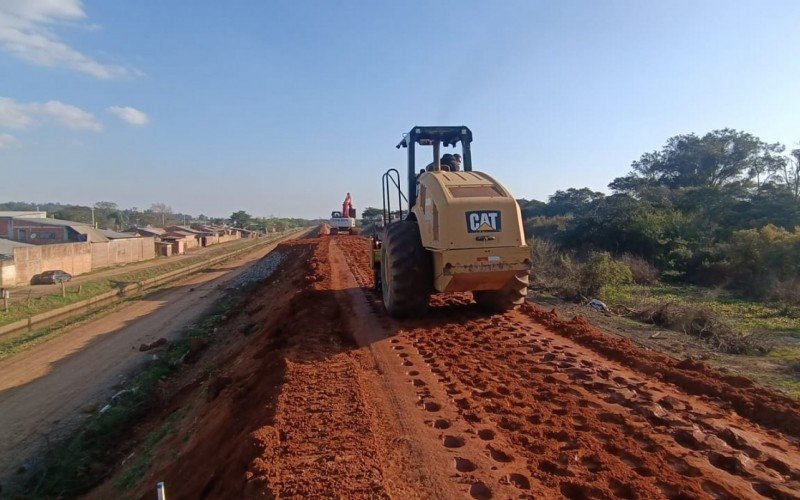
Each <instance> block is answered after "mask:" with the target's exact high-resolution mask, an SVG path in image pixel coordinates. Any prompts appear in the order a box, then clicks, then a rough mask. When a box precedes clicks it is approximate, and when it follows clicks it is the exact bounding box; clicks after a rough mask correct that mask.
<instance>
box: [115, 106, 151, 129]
mask: <svg viewBox="0 0 800 500" xmlns="http://www.w3.org/2000/svg"><path fill="white" fill-rule="evenodd" d="M108 112H109V113H113V114H115V115H117V117H118V118H119V119H120V120H122V121H124V122H126V123H129V124H130V125H136V126H137V127H141V126H144V125H147V124H148V123H149V122H150V118H148V117H147V114H145V113H144V111H139V110H138V109H136V108H132V107H130V106H111V107H110V108H108Z"/></svg>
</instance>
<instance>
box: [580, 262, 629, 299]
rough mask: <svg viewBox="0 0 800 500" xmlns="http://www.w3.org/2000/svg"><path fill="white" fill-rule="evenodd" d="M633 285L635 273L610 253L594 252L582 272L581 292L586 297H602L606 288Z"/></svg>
mask: <svg viewBox="0 0 800 500" xmlns="http://www.w3.org/2000/svg"><path fill="white" fill-rule="evenodd" d="M631 283H633V273H632V272H631V270H630V268H629V267H628V266H627V265H625V264H624V263H622V262H619V261H616V260H614V258H613V257H611V254H610V253H608V252H593V253H592V254H590V255H589V259H588V260H587V261H586V263H585V264H584V265H583V268H582V269H581V271H580V291H581V294H583V295H584V296H586V297H592V296H601V297H602V295H603V289H604V288H606V287H619V286H622V285H630V284H631Z"/></svg>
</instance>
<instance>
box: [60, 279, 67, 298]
mask: <svg viewBox="0 0 800 500" xmlns="http://www.w3.org/2000/svg"><path fill="white" fill-rule="evenodd" d="M61 296H62V297H66V296H67V287H66V285H64V282H63V281H62V282H61Z"/></svg>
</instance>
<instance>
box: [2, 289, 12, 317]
mask: <svg viewBox="0 0 800 500" xmlns="http://www.w3.org/2000/svg"><path fill="white" fill-rule="evenodd" d="M0 295H2V296H3V308H5V310H6V312H8V301H9V300H11V292H9V291H8V290H6V289H5V288H0Z"/></svg>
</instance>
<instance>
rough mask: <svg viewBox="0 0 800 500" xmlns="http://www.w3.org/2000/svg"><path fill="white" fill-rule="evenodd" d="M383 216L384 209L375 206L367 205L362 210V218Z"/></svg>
mask: <svg viewBox="0 0 800 500" xmlns="http://www.w3.org/2000/svg"><path fill="white" fill-rule="evenodd" d="M382 216H383V209H380V208H375V207H367V208H365V209H364V210H362V211H361V218H363V219H378V218H380V217H382Z"/></svg>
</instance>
